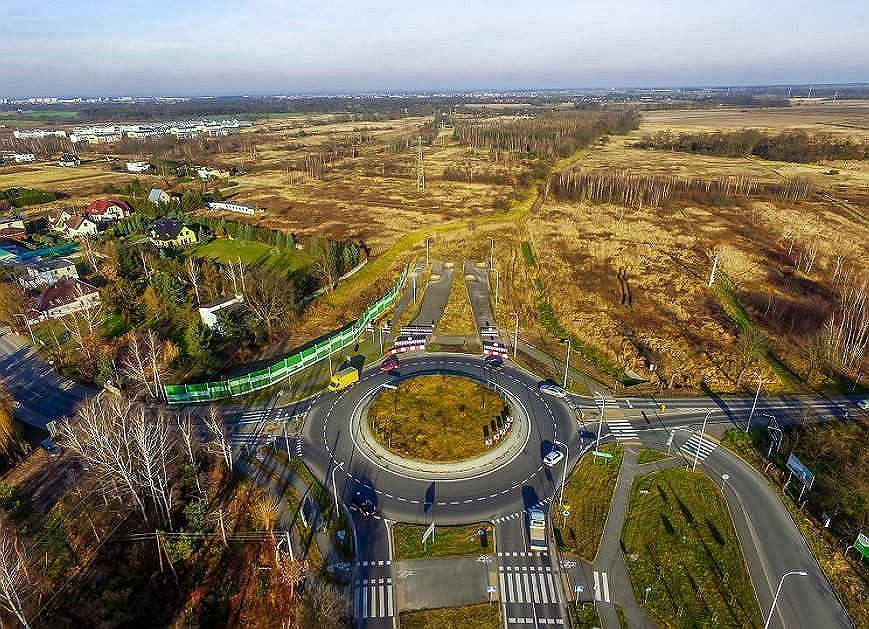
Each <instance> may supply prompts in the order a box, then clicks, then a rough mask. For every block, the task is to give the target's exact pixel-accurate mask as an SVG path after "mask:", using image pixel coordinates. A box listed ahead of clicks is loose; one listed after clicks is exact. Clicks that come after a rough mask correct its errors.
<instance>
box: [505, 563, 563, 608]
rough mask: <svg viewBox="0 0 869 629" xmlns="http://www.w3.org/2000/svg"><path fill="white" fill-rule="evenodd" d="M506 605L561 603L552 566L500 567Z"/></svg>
mask: <svg viewBox="0 0 869 629" xmlns="http://www.w3.org/2000/svg"><path fill="white" fill-rule="evenodd" d="M498 585H499V586H500V591H501V597H502V600H503V601H504V602H505V603H543V604H547V603H556V604H557V603H559V602H560V600H561V599H560V596H559V591H558V583H557V582H556V580H555V575H554V574H553V572H552V568H551V567H550V566H498Z"/></svg>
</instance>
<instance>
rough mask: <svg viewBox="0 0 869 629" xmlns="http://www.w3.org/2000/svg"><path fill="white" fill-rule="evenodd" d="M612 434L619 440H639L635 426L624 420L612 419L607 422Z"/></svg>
mask: <svg viewBox="0 0 869 629" xmlns="http://www.w3.org/2000/svg"><path fill="white" fill-rule="evenodd" d="M607 426H609V429H610V432H611V433H612V434H613V436H614V437H615V438H616V439H617V440H629V439H639V435H638V434H637V431H636V429H635V428H634V427H633V425H632V424H631V423H630V422H629V421H627V420H624V419H611V420H609V421H608V422H607Z"/></svg>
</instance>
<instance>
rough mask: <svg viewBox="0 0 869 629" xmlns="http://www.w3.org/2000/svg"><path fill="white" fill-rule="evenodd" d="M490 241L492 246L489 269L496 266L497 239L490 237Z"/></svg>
mask: <svg viewBox="0 0 869 629" xmlns="http://www.w3.org/2000/svg"><path fill="white" fill-rule="evenodd" d="M489 242H490V243H491V247H490V248H489V270H490V271H491V270H492V269H494V268H495V239H494V238H489Z"/></svg>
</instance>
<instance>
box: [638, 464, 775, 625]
mask: <svg viewBox="0 0 869 629" xmlns="http://www.w3.org/2000/svg"><path fill="white" fill-rule="evenodd" d="M622 547H623V549H624V553H625V563H626V564H627V568H628V574H629V575H630V577H631V584H632V585H633V588H634V594H635V596H636V597H637V600H638V601H642V600H643V595H644V590H645V588H646V586H651V587H652V591H651V595H650V596H649V597H648V603H647V604H646V605H645V607H646V611H647V612H648V613H649V614H650V615H651V616H652V617H653V618H654V619H656V620H657V621H658V622H659V623H661V624H662V625H663V626H671V627H697V626H713V627H752V626H760V625H761V615H760V608H759V606H758V602H757V597H756V596H755V593H754V588H753V586H752V584H751V578H750V577H749V575H748V569H747V568H746V565H745V559H744V558H743V555H742V550H741V548H740V546H739V541H738V540H737V537H736V531H735V530H734V528H733V522H732V520H731V518H730V512H729V511H728V509H727V503H726V502H725V500H724V497H723V496H722V495H721V491H720V490H719V489H718V487H717V486H716V485H715V483H713V482H712V481H711V480H710V479H709V478H707V477H706V476H704V475H703V474H699V473H693V472H689V471H687V470H683V469H671V470H665V471H662V472H655V473H652V474H646V475H645V476H640V477H637V478H636V479H635V480H634V484H633V487H632V488H631V497H630V502H629V505H628V517H627V519H626V521H625V526H624V528H623V529H622Z"/></svg>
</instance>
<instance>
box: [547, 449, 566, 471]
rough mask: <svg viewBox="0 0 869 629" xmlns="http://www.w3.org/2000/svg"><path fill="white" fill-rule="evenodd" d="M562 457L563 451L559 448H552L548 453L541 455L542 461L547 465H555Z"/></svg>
mask: <svg viewBox="0 0 869 629" xmlns="http://www.w3.org/2000/svg"><path fill="white" fill-rule="evenodd" d="M563 458H564V452H562V451H561V450H552V451H551V452H549V454H547V455H546V456H545V457H543V463H544V464H545V465H546V466H547V467H554V466H555V465H558V464H559V463H560V462H561V459H563Z"/></svg>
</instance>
